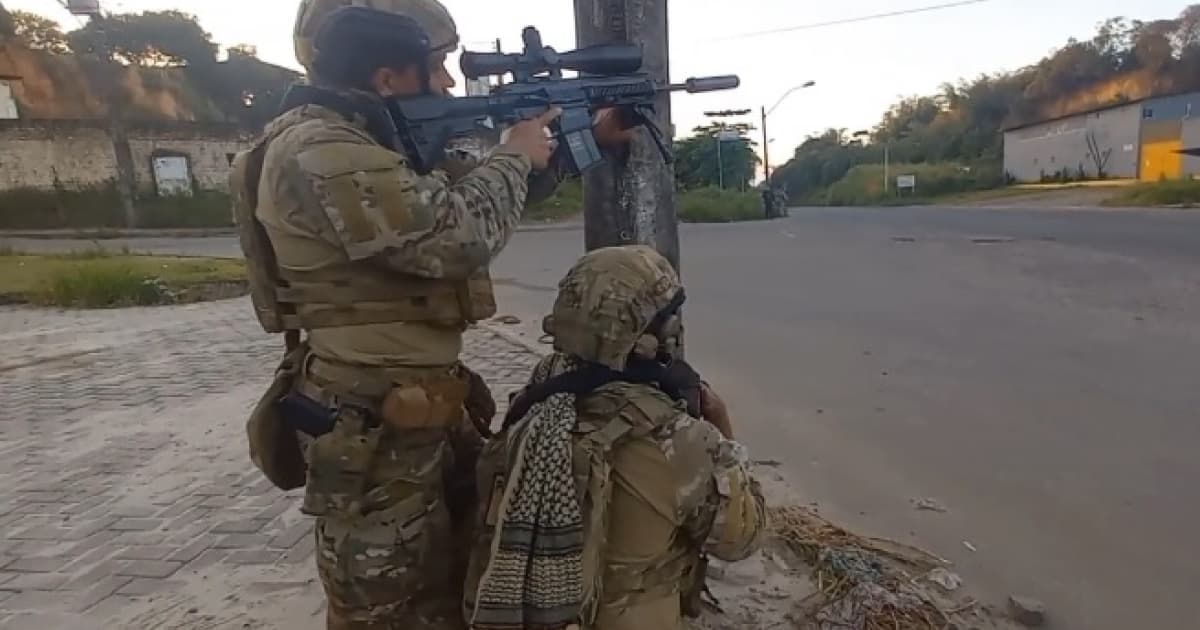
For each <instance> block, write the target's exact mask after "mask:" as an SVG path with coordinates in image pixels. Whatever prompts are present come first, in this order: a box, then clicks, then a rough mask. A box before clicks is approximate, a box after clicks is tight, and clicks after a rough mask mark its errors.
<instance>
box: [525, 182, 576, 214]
mask: <svg viewBox="0 0 1200 630" xmlns="http://www.w3.org/2000/svg"><path fill="white" fill-rule="evenodd" d="M581 212H583V182H582V181H580V180H578V179H569V180H567V181H564V182H562V183H560V184H559V185H558V189H557V190H555V191H554V194H553V195H551V196H550V198H549V199H545V200H543V201H541V202H538V203H535V204H532V205H530V206H529V207H528V208H526V209H525V220H526V221H561V220H562V219H567V218H570V217H573V216H575V215H577V214H579V213H581Z"/></svg>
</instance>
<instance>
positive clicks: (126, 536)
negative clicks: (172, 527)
mask: <svg viewBox="0 0 1200 630" xmlns="http://www.w3.org/2000/svg"><path fill="white" fill-rule="evenodd" d="M166 540H167V535H166V534H165V533H163V532H122V533H121V535H119V536H117V537H116V538H114V539H113V543H114V544H117V545H161V544H163V543H164V542H166Z"/></svg>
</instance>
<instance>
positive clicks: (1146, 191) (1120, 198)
mask: <svg viewBox="0 0 1200 630" xmlns="http://www.w3.org/2000/svg"><path fill="white" fill-rule="evenodd" d="M1104 205H1106V206H1182V207H1185V208H1192V207H1196V206H1200V180H1195V179H1174V180H1167V181H1161V182H1154V183H1150V184H1137V185H1135V186H1129V187H1127V188H1125V189H1124V190H1122V191H1121V192H1119V193H1117V194H1116V195H1113V196H1112V197H1110V198H1109V199H1108V200H1106V201H1105V202H1104Z"/></svg>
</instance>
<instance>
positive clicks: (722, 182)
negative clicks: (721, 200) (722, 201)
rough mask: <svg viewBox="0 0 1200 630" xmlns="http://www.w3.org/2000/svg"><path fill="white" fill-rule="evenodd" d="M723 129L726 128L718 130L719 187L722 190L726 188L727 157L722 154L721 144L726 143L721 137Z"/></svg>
mask: <svg viewBox="0 0 1200 630" xmlns="http://www.w3.org/2000/svg"><path fill="white" fill-rule="evenodd" d="M723 131H724V129H722V130H721V131H718V132H717V187H718V188H720V189H721V190H725V159H724V156H723V155H722V154H721V150H722V147H721V145H722V144H724V143H725V141H724V140H723V139H721V133H722V132H723Z"/></svg>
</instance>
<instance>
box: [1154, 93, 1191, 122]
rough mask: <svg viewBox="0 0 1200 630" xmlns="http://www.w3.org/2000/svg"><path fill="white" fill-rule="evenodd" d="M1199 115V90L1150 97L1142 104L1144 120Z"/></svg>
mask: <svg viewBox="0 0 1200 630" xmlns="http://www.w3.org/2000/svg"><path fill="white" fill-rule="evenodd" d="M1191 117H1200V92H1192V93H1191V94H1181V95H1179V96H1167V97H1164V98H1152V99H1150V100H1148V101H1146V102H1145V103H1143V104H1142V118H1143V119H1145V120H1182V119H1186V118H1191Z"/></svg>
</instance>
